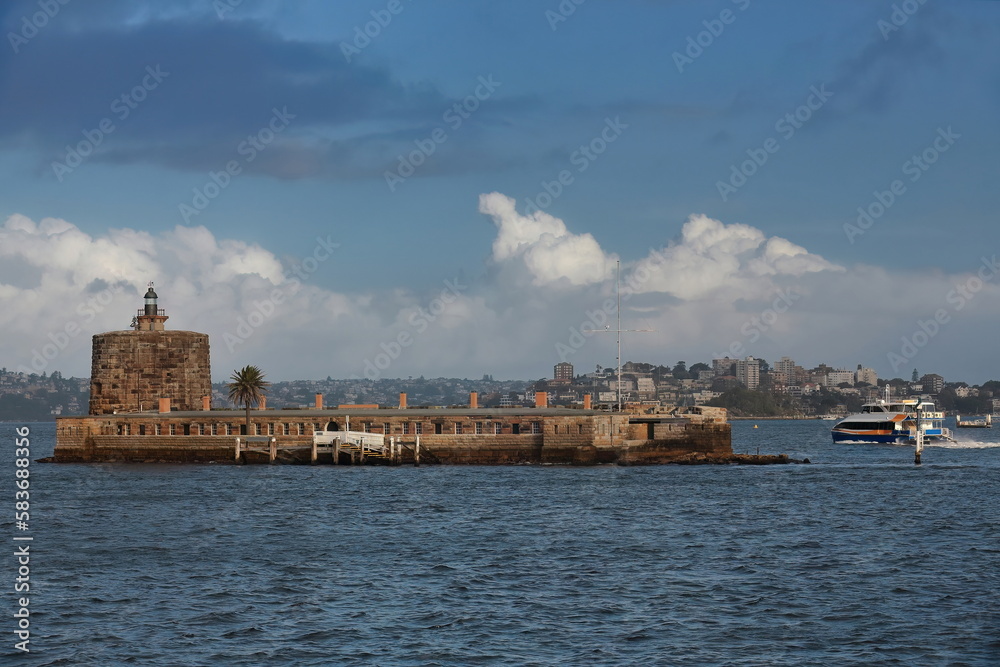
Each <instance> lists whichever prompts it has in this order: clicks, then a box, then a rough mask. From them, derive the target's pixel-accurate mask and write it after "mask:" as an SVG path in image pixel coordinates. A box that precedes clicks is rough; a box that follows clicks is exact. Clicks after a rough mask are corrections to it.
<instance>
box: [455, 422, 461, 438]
mask: <svg viewBox="0 0 1000 667" xmlns="http://www.w3.org/2000/svg"><path fill="white" fill-rule="evenodd" d="M455 435H462V425H461V424H460V423H458V422H455Z"/></svg>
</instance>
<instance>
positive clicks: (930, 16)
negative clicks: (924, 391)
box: [0, 0, 1000, 382]
mask: <svg viewBox="0 0 1000 667" xmlns="http://www.w3.org/2000/svg"><path fill="white" fill-rule="evenodd" d="M149 4H151V3H136V2H127V1H124V0H122V1H107V2H88V3H78V2H69V3H67V4H66V5H60V4H59V3H58V2H52V3H48V2H44V1H43V2H38V0H35V1H34V2H9V3H5V5H4V7H3V9H2V10H0V24H2V27H3V33H4V35H5V39H4V44H3V45H0V120H2V123H0V170H2V180H0V182H2V183H3V186H2V190H0V206H2V210H0V220H4V221H5V223H4V227H3V228H2V229H0V255H2V256H3V260H4V262H3V268H0V299H2V302H3V306H4V308H3V309H4V311H5V314H4V315H3V316H2V317H3V320H2V321H3V327H4V331H5V336H4V341H3V343H0V354H2V357H3V363H4V365H6V366H7V367H9V368H17V367H19V366H26V367H31V361H32V360H33V359H34V360H35V367H36V368H39V367H44V369H45V370H49V371H51V370H56V369H58V370H62V371H63V372H64V373H73V374H77V375H85V374H87V372H88V370H89V369H88V359H89V354H88V347H89V335H90V334H91V333H97V332H99V331H103V330H107V329H116V328H124V327H125V326H127V324H128V319H130V317H131V314H132V310H133V308H136V307H138V305H139V303H138V301H139V297H140V296H141V293H142V292H143V291H144V289H145V284H146V282H147V281H148V280H155V281H156V285H157V289H158V292H160V294H161V305H162V306H163V307H165V308H167V310H168V314H171V321H170V322H168V325H172V326H174V327H175V328H185V329H194V330H199V331H205V332H207V333H209V334H211V335H212V340H213V367H214V375H215V376H216V377H224V376H225V375H227V374H228V372H229V371H230V369H231V368H233V367H236V366H239V365H243V364H244V363H259V364H260V365H262V367H264V368H265V370H266V371H268V372H269V375H270V376H271V377H273V378H276V379H288V378H295V377H325V376H327V375H332V376H334V377H350V376H352V375H358V376H364V375H365V374H366V373H365V371H364V369H365V368H369V369H371V368H375V369H376V371H377V373H378V374H379V375H381V376H384V377H393V376H406V375H421V374H422V375H428V376H437V375H462V376H472V377H477V376H479V375H481V374H483V373H492V374H493V375H494V376H496V377H521V378H534V377H542V376H547V375H548V374H549V373H550V372H551V366H552V364H553V363H555V362H557V361H560V360H561V358H565V359H566V360H569V361H571V362H573V363H574V364H576V365H577V367H578V369H579V370H590V369H591V368H592V367H593V366H595V365H596V364H604V365H611V364H613V363H614V341H613V340H606V339H607V338H611V337H602V336H591V335H589V334H588V335H587V336H585V337H584V344H582V345H580V346H574V345H571V344H569V343H568V341H570V340H571V339H573V340H577V341H578V338H577V337H574V333H573V330H574V327H575V328H576V329H578V330H579V329H581V328H586V323H587V322H588V321H591V320H593V319H594V318H593V317H588V315H587V314H588V313H594V309H595V308H596V307H599V306H600V304H602V303H603V302H604V300H605V299H606V298H607V296H608V295H609V294H613V293H614V276H613V274H614V262H615V261H616V260H620V261H621V262H622V267H623V269H622V271H623V276H624V277H625V278H626V279H629V278H630V277H631V279H632V280H631V283H630V284H631V285H632V287H630V288H629V289H630V290H631V292H632V294H630V298H629V299H627V300H626V305H625V307H623V312H622V317H623V324H624V325H627V326H628V327H629V328H653V329H656V331H655V333H653V334H649V335H642V336H636V337H633V338H631V339H629V340H628V341H627V343H626V352H625V354H624V356H625V357H626V358H627V359H636V360H640V359H641V360H648V361H655V362H661V363H670V364H672V363H675V362H676V361H678V360H686V361H688V362H689V363H692V362H694V361H698V360H708V359H710V358H711V357H712V356H715V355H716V354H719V353H723V354H728V353H730V350H732V351H733V352H734V354H732V355H731V356H737V353H738V356H745V355H747V354H753V355H756V356H760V357H764V358H765V359H768V360H771V361H773V360H775V359H777V358H778V357H780V356H781V355H784V354H788V355H791V356H793V357H794V358H796V359H797V360H800V361H801V362H802V363H804V364H806V365H815V364H817V363H820V362H826V363H830V364H831V365H834V366H842V367H847V368H853V367H854V366H856V365H857V364H859V363H861V364H864V365H866V366H871V367H874V368H875V369H876V370H878V371H879V373H880V375H882V376H888V377H894V376H903V377H908V376H909V374H910V372H911V370H912V369H913V368H915V367H916V368H919V369H920V371H921V372H938V373H941V374H942V375H945V376H946V377H947V378H948V379H964V380H967V381H970V382H982V381H985V380H987V379H990V378H993V377H996V376H997V375H1000V373H998V372H997V371H996V362H995V360H996V358H997V355H996V353H995V348H994V346H995V331H996V324H997V319H996V312H997V296H998V293H1000V288H998V286H997V284H998V283H1000V276H996V277H994V276H993V275H992V273H993V270H992V269H990V268H989V267H991V266H992V264H991V263H990V262H989V260H990V258H992V257H993V255H994V253H996V252H997V250H998V248H997V245H1000V244H998V243H997V239H998V235H997V232H996V231H995V219H996V213H995V211H996V210H997V203H998V201H997V200H998V194H997V193H998V192H1000V189H998V188H997V187H996V181H997V177H998V169H997V166H996V156H997V155H998V148H1000V128H998V123H997V118H998V117H1000V114H998V107H1000V67H998V65H1000V62H998V61H1000V51H998V50H997V49H996V44H997V43H1000V41H998V37H1000V3H997V2H992V1H987V0H959V1H957V2H951V3H943V2H934V1H933V0H928V1H927V2H925V3H923V4H921V3H920V2H918V1H917V0H910V1H909V2H896V3H893V2H880V1H869V0H865V1H861V0H857V1H852V0H845V1H840V2H827V3H802V2H767V3H765V2H762V1H761V0H735V1H732V0H722V1H718V2H668V1H663V2H655V1H653V0H620V1H616V2H610V1H605V0H587V1H586V2H583V3H581V4H579V5H577V4H576V3H574V2H571V1H569V0H567V1H565V2H563V3H562V4H560V3H559V2H556V1H555V0H552V1H532V2H527V1H518V0H513V1H510V2H504V3H491V2H477V1H474V0H472V1H463V2H458V1H441V2H430V1H426V2H413V1H411V0H400V1H399V2H398V3H394V2H389V0H381V1H376V2H338V3H325V2H295V3H287V2H286V3H279V2H255V1H253V0H243V1H242V2H235V1H234V0H230V1H229V2H227V1H226V0H222V1H221V2H196V1H193V0H192V1H186V2H162V3H156V4H155V7H149V6H148V5H149ZM569 8H572V9H573V11H572V13H570V12H569V11H568V9H569ZM379 21H380V22H381V24H380V23H379ZM382 24H384V25H382ZM39 26H41V27H39ZM366 28H367V30H368V32H369V33H370V34H372V35H374V36H373V37H370V38H367V37H360V38H359V37H358V35H362V34H363V32H364V31H365V29H366ZM456 105H458V106H457V107H456ZM935 142H936V143H935ZM74 151H76V152H77V153H78V152H84V153H87V155H86V156H83V157H81V158H79V161H78V162H77V158H76V156H75V153H74ZM914 156H917V160H916V161H914V160H913V158H914ZM401 159H402V161H401ZM754 160H756V161H754ZM924 160H927V162H925V161H924ZM410 167H412V174H411V173H410V169H409V168H410ZM227 168H228V170H229V172H228V173H227ZM734 174H735V175H734ZM747 174H749V175H747ZM404 176H405V177H404ZM560 179H561V180H562V182H560ZM894 182H895V185H894ZM220 185H221V186H222V187H220ZM894 189H895V190H894ZM550 194H554V195H555V196H551V197H550V196H549V195H550ZM509 200H513V202H514V204H513V206H510V205H509V204H508V203H507V202H508V201H509ZM532 204H534V206H532ZM859 207H861V208H862V210H867V211H868V212H869V213H870V214H872V215H871V217H870V218H862V220H861V222H860V223H859V221H858V218H859V211H858V208H859ZM539 209H540V210H539ZM706 221H707V222H706ZM845 226H846V227H845ZM318 239H321V240H322V241H320V240H318ZM309 257H312V258H313V259H312V260H309V261H305V260H306V258H309ZM658 258H660V259H658ZM304 262H305V263H304ZM296 267H300V268H298V269H296ZM302 267H305V268H311V269H313V270H308V271H306V270H303V268H302ZM642 267H646V269H647V270H646V271H645V272H642V273H638V272H639V270H640V269H641V268H642ZM984 267H985V268H984ZM647 273H648V274H649V275H648V276H647V275H646V274H647ZM977 274H979V275H977ZM296 276H298V278H296ZM644 276H645V279H637V277H638V278H643V277H644ZM977 278H978V279H979V280H980V283H976V279H977ZM970 280H971V281H972V282H971V284H970V283H969V281H970ZM449 285H451V286H450V287H449ZM456 285H457V287H456ZM973 288H976V289H973ZM789 289H791V290H795V295H796V298H794V299H789V298H786V299H785V302H782V304H784V305H782V304H779V306H778V307H775V305H774V304H775V300H776V299H780V297H781V295H782V294H785V295H786V296H787V290H789ZM275 290H277V292H275ZM449 290H450V291H449ZM783 290H785V291H784V292H783ZM963 290H964V291H963ZM109 294H114V299H113V300H111V301H110V302H109V303H108V304H106V305H105V304H100V302H98V305H101V310H100V311H97V310H96V309H95V308H94V307H93V305H94V302H93V299H94V298H95V295H97V296H102V297H105V300H107V299H108V297H107V295H109ZM276 294H277V296H276ZM786 302H787V303H786ZM269 303H270V306H269V305H268V304H269ZM88 304H90V305H88ZM432 305H433V306H434V307H435V308H436V309H437V310H439V311H440V312H439V313H437V314H436V315H434V316H433V319H431V318H430V317H425V316H424V315H422V314H421V313H422V312H424V313H426V314H428V315H430V314H431V311H430V310H428V309H429V308H431V306H432ZM785 306H787V308H785ZM421 309H423V310H421ZM778 310H780V311H781V312H778ZM769 311H773V312H769ZM941 311H943V314H942V312H941ZM255 312H256V313H257V315H254V313H255ZM755 317H756V318H757V320H756V322H755V319H754V318H755ZM251 318H252V319H253V322H252V323H251V321H250V319H251ZM761 318H763V319H761ZM597 319H600V318H599V317H598V318H597ZM241 322H242V323H243V324H242V327H241ZM931 323H936V324H937V328H936V329H935V328H934V327H933V326H931ZM72 325H78V328H79V333H74V334H66V335H67V337H68V339H67V340H66V341H65V342H66V344H65V345H60V342H62V337H61V334H60V332H64V333H65V331H66V327H67V326H69V327H70V329H71V330H72V331H74V332H75V331H76V330H77V327H73V326H72ZM581 325H584V326H582V327H581ZM238 329H239V330H240V331H241V332H242V333H239V332H238V331H237V330H238ZM928 331H931V332H932V333H928ZM247 333H249V335H242V334H247ZM400 336H402V338H403V340H404V341H409V343H408V344H407V345H402V344H400V343H399V339H400ZM914 336H916V340H914ZM925 339H926V340H925ZM47 344H48V345H50V347H49V348H48V350H44V349H43V347H44V346H45V345H47ZM397 345H398V346H399V350H398V353H396V346H397ZM908 345H909V346H908ZM52 346H54V347H52ZM910 352H913V354H909V353H910ZM36 353H41V358H39V357H38V356H37V354H36ZM379 355H383V356H381V357H380V356H379ZM39 359H40V360H39ZM984 360H986V361H989V362H990V363H985V364H984ZM368 362H370V364H369V363H368ZM376 362H379V363H376ZM368 374H369V375H374V374H375V373H374V372H373V371H369V373H368Z"/></svg>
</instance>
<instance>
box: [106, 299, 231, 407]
mask: <svg viewBox="0 0 1000 667" xmlns="http://www.w3.org/2000/svg"><path fill="white" fill-rule="evenodd" d="M156 300H157V296H156V292H154V291H153V283H150V284H149V290H148V291H147V292H146V295H145V305H144V307H143V308H141V309H140V310H139V312H138V314H137V315H136V317H135V319H133V321H132V329H131V330H126V331H109V332H107V333H102V334H97V335H95V336H94V339H93V352H92V357H91V370H90V414H92V415H102V414H110V413H113V412H140V411H148V410H157V409H158V408H159V405H160V399H163V398H168V399H170V407H171V409H174V410H201V409H202V397H203V396H211V394H212V376H211V366H210V365H209V354H208V334H203V333H196V332H194V331H167V330H166V329H165V327H164V323H165V322H166V321H167V315H166V313H165V312H164V311H163V310H162V309H160V308H158V307H157V303H156Z"/></svg>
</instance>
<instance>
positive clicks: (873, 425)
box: [837, 422, 896, 431]
mask: <svg viewBox="0 0 1000 667" xmlns="http://www.w3.org/2000/svg"><path fill="white" fill-rule="evenodd" d="M837 428H838V429H847V430H849V431H892V430H893V429H895V428H896V424H895V423H894V422H844V423H842V424H838V425H837Z"/></svg>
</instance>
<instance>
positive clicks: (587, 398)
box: [583, 394, 590, 410]
mask: <svg viewBox="0 0 1000 667" xmlns="http://www.w3.org/2000/svg"><path fill="white" fill-rule="evenodd" d="M583 409H584V410H590V394H584V395H583Z"/></svg>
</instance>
